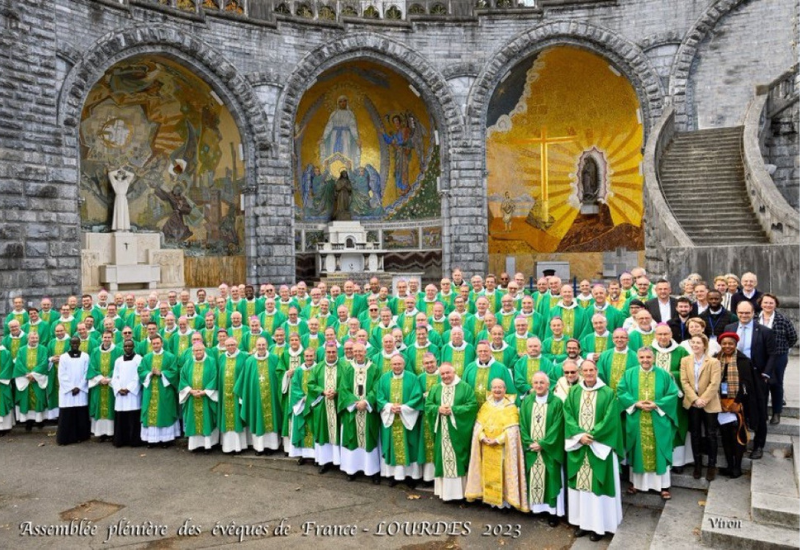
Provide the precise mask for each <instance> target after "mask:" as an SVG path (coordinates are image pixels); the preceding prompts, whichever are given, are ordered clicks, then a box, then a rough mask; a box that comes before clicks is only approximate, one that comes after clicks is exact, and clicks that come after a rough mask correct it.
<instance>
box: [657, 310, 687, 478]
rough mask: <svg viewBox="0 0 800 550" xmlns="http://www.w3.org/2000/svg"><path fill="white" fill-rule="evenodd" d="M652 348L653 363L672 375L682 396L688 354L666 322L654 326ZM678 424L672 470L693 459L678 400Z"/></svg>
mask: <svg viewBox="0 0 800 550" xmlns="http://www.w3.org/2000/svg"><path fill="white" fill-rule="evenodd" d="M650 347H652V348H653V353H654V359H653V361H654V363H655V366H656V367H658V368H659V369H663V370H665V371H666V372H668V373H670V374H671V375H672V378H673V380H675V385H676V386H677V388H678V397H679V398H681V399H682V398H683V390H682V389H681V359H683V358H684V357H686V356H687V355H689V352H688V351H686V348H684V347H683V346H681V345H679V344H678V343H677V342H676V341H675V340H673V339H672V329H671V328H670V326H669V325H667V323H659V324H658V325H657V326H656V339H655V340H654V341H653V343H652V344H651V345H650ZM675 408H676V415H677V419H678V424H677V426H676V429H675V440H674V441H673V443H672V447H673V448H672V470H674V471H675V473H680V471H683V467H684V466H685V465H686V464H691V463H692V462H693V461H694V457H693V456H692V436H691V435H690V434H689V413H688V412H687V411H686V409H684V408H683V406H682V404H681V403H680V402H677V403H676V405H675Z"/></svg>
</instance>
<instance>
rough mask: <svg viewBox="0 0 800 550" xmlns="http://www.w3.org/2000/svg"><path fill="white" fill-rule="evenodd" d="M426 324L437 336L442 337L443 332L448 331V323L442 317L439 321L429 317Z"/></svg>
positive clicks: (445, 318)
mask: <svg viewBox="0 0 800 550" xmlns="http://www.w3.org/2000/svg"><path fill="white" fill-rule="evenodd" d="M428 324H429V325H430V326H431V328H433V331H432V332H435V333H436V334H438V335H439V336H443V335H444V333H445V332H447V331H448V330H450V321H448V320H447V317H445V316H442V318H441V319H436V318H435V317H434V316H432V315H431V316H430V317H429V318H428Z"/></svg>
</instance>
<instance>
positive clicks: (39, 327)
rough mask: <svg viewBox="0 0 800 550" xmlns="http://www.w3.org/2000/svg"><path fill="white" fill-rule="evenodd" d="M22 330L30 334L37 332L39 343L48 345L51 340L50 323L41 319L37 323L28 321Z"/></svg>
mask: <svg viewBox="0 0 800 550" xmlns="http://www.w3.org/2000/svg"><path fill="white" fill-rule="evenodd" d="M22 332H24V333H25V334H28V335H29V334H31V333H32V332H35V333H36V334H38V335H39V343H40V344H41V345H43V346H47V344H48V343H49V342H50V335H51V331H50V325H48V324H47V323H45V322H44V321H42V320H41V319H40V320H39V321H38V322H37V323H36V324H34V323H27V324H25V325H22Z"/></svg>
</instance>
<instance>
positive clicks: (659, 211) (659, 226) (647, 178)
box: [644, 106, 694, 273]
mask: <svg viewBox="0 0 800 550" xmlns="http://www.w3.org/2000/svg"><path fill="white" fill-rule="evenodd" d="M674 135H675V108H674V107H672V106H669V107H667V108H666V109H665V110H664V113H663V114H662V115H661V118H660V119H659V120H658V122H657V123H656V125H655V127H654V128H653V131H652V132H651V134H650V139H649V140H648V141H647V146H646V147H645V151H644V205H645V217H644V219H645V220H646V226H645V247H646V248H647V251H646V255H647V258H648V271H652V272H653V273H663V272H664V261H665V254H664V251H665V249H666V248H667V247H670V246H681V247H691V246H694V245H693V243H692V240H691V239H690V238H689V236H688V235H687V234H686V232H685V231H684V230H683V228H682V227H681V225H680V223H678V220H677V219H676V218H675V215H674V214H673V213H672V210H671V209H670V207H669V204H668V203H667V200H666V199H665V198H664V194H663V192H662V191H661V183H660V181H659V179H660V178H659V169H660V165H661V159H662V156H663V154H664V150H665V149H666V148H667V145H669V143H670V142H671V141H672V138H673V136H674Z"/></svg>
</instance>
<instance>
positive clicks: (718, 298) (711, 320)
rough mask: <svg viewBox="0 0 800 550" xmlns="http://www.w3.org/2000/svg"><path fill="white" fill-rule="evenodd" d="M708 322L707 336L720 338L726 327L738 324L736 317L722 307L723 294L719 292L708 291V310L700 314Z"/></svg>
mask: <svg viewBox="0 0 800 550" xmlns="http://www.w3.org/2000/svg"><path fill="white" fill-rule="evenodd" d="M700 318H701V319H702V320H703V321H705V322H706V336H708V337H709V338H711V337H712V336H714V337H716V338H719V337H720V335H721V334H722V333H723V332H725V327H727V326H728V325H730V324H732V323H736V321H738V319H737V318H736V315H734V314H733V313H731V312H730V311H728V310H727V309H725V308H724V307H722V293H721V292H720V291H719V290H709V291H708V309H707V310H705V311H704V312H703V313H701V314H700Z"/></svg>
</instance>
